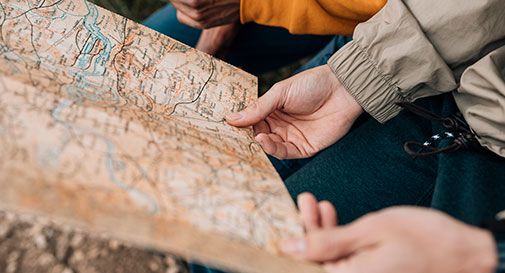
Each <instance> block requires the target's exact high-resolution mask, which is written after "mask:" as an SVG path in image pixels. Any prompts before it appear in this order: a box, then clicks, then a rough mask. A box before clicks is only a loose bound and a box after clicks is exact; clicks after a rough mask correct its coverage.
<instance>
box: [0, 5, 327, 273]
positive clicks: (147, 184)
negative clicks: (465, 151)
mask: <svg viewBox="0 0 505 273" xmlns="http://www.w3.org/2000/svg"><path fill="white" fill-rule="evenodd" d="M256 93H257V79H256V78H255V77H253V76H251V75H249V74H247V73H245V72H243V71H241V70H239V69H238V68H235V67H232V66H230V65H228V64H226V63H223V62H221V61H219V60H216V59H214V58H212V57H210V56H208V55H206V54H204V53H201V52H198V51H196V50H195V49H192V48H190V47H188V46H186V45H183V44H181V43H179V42H177V41H174V40H172V39H170V38H168V37H166V36H164V35H162V34H159V33H157V32H155V31H152V30H149V29H147V28H145V27H143V26H141V25H138V24H136V23H134V22H132V21H129V20H127V19H125V18H123V17H121V16H119V15H116V14H113V13H110V12H108V11H106V10H104V9H101V8H99V7H97V6H95V5H94V4H92V3H90V2H86V1H85V0H1V2H0V207H1V208H3V209H7V210H15V211H19V212H24V213H36V214H38V215H42V216H46V217H50V218H52V219H55V220H58V221H62V222H65V223H67V224H71V225H74V226H76V227H78V228H83V229H85V230H88V231H90V232H105V233H108V234H110V236H114V237H116V238H119V239H122V240H126V241H129V242H132V243H135V244H138V245H140V246H143V247H152V248H156V249H159V250H163V251H169V252H173V253H175V254H179V255H182V256H185V257H187V258H189V259H193V260H196V261H199V262H205V263H209V264H211V265H214V266H217V267H220V268H224V269H228V270H233V271H235V272H251V273H260V272H261V273H266V272H319V271H320V269H319V267H318V266H315V265H312V264H305V263H300V262H295V261H293V260H291V259H288V258H286V257H281V256H279V255H277V254H276V245H277V243H278V241H279V240H281V239H283V238H286V237H291V236H299V235H301V234H302V232H303V229H302V227H301V225H300V222H299V219H298V216H297V212H296V208H295V206H294V203H293V201H292V199H291V197H290V196H289V194H288V192H287V190H286V189H285V187H284V185H283V183H282V181H281V179H280V178H279V177H278V175H277V173H276V172H275V170H274V168H273V167H272V166H271V164H270V163H269V161H268V159H267V157H266V156H265V155H264V153H263V152H262V151H261V148H260V147H259V146H258V145H257V144H256V143H255V142H254V141H253V138H252V132H251V130H250V129H237V128H233V127H231V126H229V125H227V124H226V123H225V122H224V120H223V117H224V116H225V114H227V113H229V112H233V111H237V110H240V109H242V108H244V107H245V106H246V105H247V104H248V103H249V102H251V100H253V99H254V98H255V96H256Z"/></svg>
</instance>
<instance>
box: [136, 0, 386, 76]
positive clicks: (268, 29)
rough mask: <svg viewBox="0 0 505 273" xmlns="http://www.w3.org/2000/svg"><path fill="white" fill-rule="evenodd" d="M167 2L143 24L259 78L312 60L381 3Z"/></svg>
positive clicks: (363, 0)
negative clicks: (306, 60)
mask: <svg viewBox="0 0 505 273" xmlns="http://www.w3.org/2000/svg"><path fill="white" fill-rule="evenodd" d="M171 2H172V5H167V6H166V7H164V8H162V9H161V10H159V11H158V12H156V13H154V14H153V15H152V16H150V17H149V18H147V19H146V20H145V21H144V22H143V24H144V25H146V26H147V27H149V28H152V29H154V30H156V31H158V32H161V33H163V34H166V35H168V36H170V37H172V38H174V39H176V40H178V41H181V42H183V43H185V44H188V45H190V46H192V47H196V48H197V49H199V50H202V51H204V52H206V53H209V54H211V55H214V56H216V57H220V58H222V59H224V60H226V61H227V62H229V63H231V64H233V65H235V66H238V67H241V68H243V69H245V70H247V71H248V72H251V73H253V74H256V75H258V74H261V73H265V72H268V71H271V70H274V69H278V68H280V67H283V66H286V65H289V64H292V63H295V62H297V61H298V60H301V59H303V58H305V57H308V56H312V55H314V54H316V53H317V52H318V51H320V50H321V49H323V48H324V47H325V46H326V45H327V44H328V43H329V42H330V41H331V40H332V39H333V37H334V35H337V34H338V35H343V36H349V35H351V34H352V31H353V29H354V27H355V26H356V25H357V24H358V23H359V22H363V21H366V20H367V19H368V18H370V17H371V16H372V15H373V14H375V13H376V12H377V11H378V10H380V8H382V6H383V5H384V3H385V2H386V0H375V1H367V0H359V1H341V0H340V1H333V0H332V1H315V0H313V1H291V0H284V1H279V0H269V1H256V0H242V3H241V2H240V0H232V1H215V2H212V1H210V0H209V1H192V0H174V1H171ZM286 10H290V11H291V12H284V11H286ZM315 13H317V14H318V16H317V17H315V16H307V15H308V14H315ZM273 14H275V15H276V16H272V15H273ZM196 19H199V21H196ZM315 19H317V20H315ZM218 25H219V26H218ZM216 26H217V27H216ZM201 29H204V30H203V31H202V30H201ZM301 34H305V35H301ZM349 40H350V39H346V40H339V43H338V44H337V45H336V46H338V47H341V46H342V45H343V44H344V43H345V42H346V41H349Z"/></svg>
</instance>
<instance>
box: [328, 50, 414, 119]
mask: <svg viewBox="0 0 505 273" xmlns="http://www.w3.org/2000/svg"><path fill="white" fill-rule="evenodd" d="M328 65H329V66H330V67H331V69H332V70H333V72H334V73H335V75H336V76H337V78H338V79H339V80H340V82H341V83H342V84H343V85H344V87H345V88H346V89H347V91H348V92H349V93H350V94H351V95H352V96H353V97H354V98H355V99H356V101H357V102H358V103H359V104H360V105H361V107H363V109H364V110H365V111H366V112H367V113H369V114H370V115H371V116H372V117H374V118H375V119H376V120H377V121H379V122H380V123H384V122H386V121H388V120H389V119H391V118H393V117H394V116H396V115H397V114H398V113H399V112H400V110H401V108H400V107H399V106H397V105H396V104H395V102H397V101H404V100H406V99H405V98H404V97H402V96H401V95H400V92H399V91H400V88H399V87H398V86H396V85H395V84H394V82H393V80H392V78H391V77H390V76H388V75H385V74H383V73H382V72H381V71H380V70H379V68H378V66H377V65H376V64H375V63H374V62H373V60H371V58H370V57H369V56H368V54H367V53H366V52H365V51H364V50H363V49H362V48H361V47H360V46H359V45H358V44H356V43H355V42H354V41H352V42H350V43H347V44H346V45H345V46H344V47H343V48H341V49H340V50H339V51H337V53H335V54H334V55H333V56H332V57H331V58H330V60H329V61H328Z"/></svg>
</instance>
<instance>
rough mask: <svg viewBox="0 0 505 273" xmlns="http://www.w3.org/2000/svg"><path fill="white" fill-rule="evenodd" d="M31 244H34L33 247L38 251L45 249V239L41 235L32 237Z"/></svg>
mask: <svg viewBox="0 0 505 273" xmlns="http://www.w3.org/2000/svg"><path fill="white" fill-rule="evenodd" d="M33 242H34V243H35V246H36V247H37V248H39V249H44V248H46V247H47V240H46V237H45V236H44V235H42V234H41V233H37V234H34V235H33Z"/></svg>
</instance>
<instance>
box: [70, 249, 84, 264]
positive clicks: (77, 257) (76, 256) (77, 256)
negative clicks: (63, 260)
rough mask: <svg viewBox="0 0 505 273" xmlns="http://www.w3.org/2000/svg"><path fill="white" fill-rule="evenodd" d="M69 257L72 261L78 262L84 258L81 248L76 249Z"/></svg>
mask: <svg viewBox="0 0 505 273" xmlns="http://www.w3.org/2000/svg"><path fill="white" fill-rule="evenodd" d="M70 259H71V261H72V263H79V262H81V261H83V260H84V253H83V252H82V251H81V250H76V251H75V252H74V254H73V255H72V257H71V258H70Z"/></svg>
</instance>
